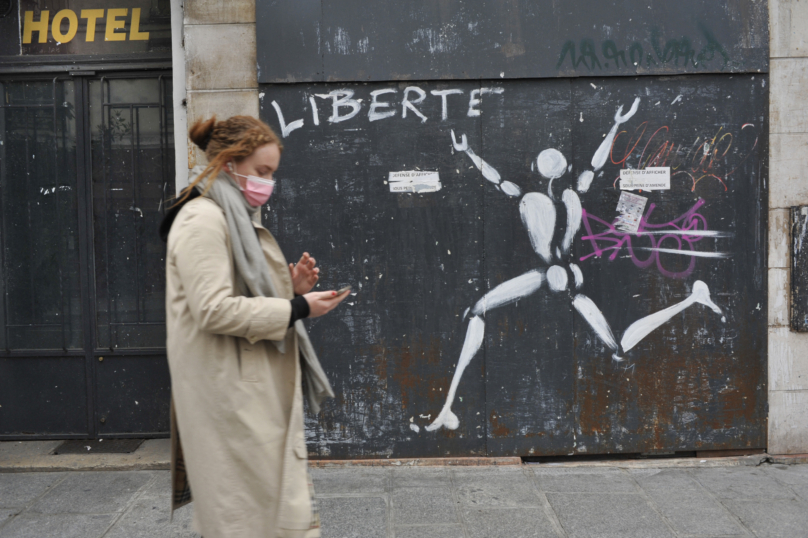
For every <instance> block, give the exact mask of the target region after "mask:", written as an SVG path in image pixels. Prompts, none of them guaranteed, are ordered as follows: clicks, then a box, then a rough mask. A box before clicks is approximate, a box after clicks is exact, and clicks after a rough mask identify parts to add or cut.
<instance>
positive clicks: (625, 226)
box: [614, 192, 648, 233]
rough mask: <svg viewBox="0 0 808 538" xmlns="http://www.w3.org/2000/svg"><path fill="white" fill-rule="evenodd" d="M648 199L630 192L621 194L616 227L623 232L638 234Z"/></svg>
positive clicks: (618, 202)
mask: <svg viewBox="0 0 808 538" xmlns="http://www.w3.org/2000/svg"><path fill="white" fill-rule="evenodd" d="M646 203H648V198H646V197H645V196H637V195H636V194H631V193H630V192H621V193H620V200H618V201H617V212H618V213H619V215H618V216H617V220H616V221H615V223H614V227H615V228H617V229H618V230H620V231H622V232H628V233H637V230H639V229H640V222H641V221H642V215H643V212H644V211H645V204H646Z"/></svg>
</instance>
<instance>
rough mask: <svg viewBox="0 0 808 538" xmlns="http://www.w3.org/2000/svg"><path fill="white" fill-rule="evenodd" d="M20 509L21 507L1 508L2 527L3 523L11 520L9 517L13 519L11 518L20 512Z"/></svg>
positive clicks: (0, 525)
mask: <svg viewBox="0 0 808 538" xmlns="http://www.w3.org/2000/svg"><path fill="white" fill-rule="evenodd" d="M19 511H20V509H19V508H15V509H2V510H0V527H2V526H3V525H5V524H6V523H7V522H8V520H9V519H11V518H12V517H14V516H15V515H17V513H18V512H19Z"/></svg>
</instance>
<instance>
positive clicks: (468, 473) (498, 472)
mask: <svg viewBox="0 0 808 538" xmlns="http://www.w3.org/2000/svg"><path fill="white" fill-rule="evenodd" d="M449 474H451V475H452V482H453V483H454V485H455V487H461V486H469V485H475V484H479V483H480V482H490V481H500V482H509V481H517V482H523V481H524V482H528V481H529V479H528V475H526V474H525V473H524V471H523V470H522V469H521V467H519V466H516V465H514V466H507V467H477V468H449Z"/></svg>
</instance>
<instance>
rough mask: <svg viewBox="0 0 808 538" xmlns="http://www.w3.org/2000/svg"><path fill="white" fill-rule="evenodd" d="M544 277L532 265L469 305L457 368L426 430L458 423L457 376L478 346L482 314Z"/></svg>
mask: <svg viewBox="0 0 808 538" xmlns="http://www.w3.org/2000/svg"><path fill="white" fill-rule="evenodd" d="M544 279H545V277H544V273H543V272H542V271H539V270H537V269H534V270H532V271H528V272H527V273H525V274H523V275H520V276H518V277H516V278H512V279H511V280H508V281H506V282H503V283H502V284H500V285H499V286H497V287H495V288H494V289H492V290H491V291H489V292H488V293H486V294H485V295H484V296H483V297H482V298H481V299H480V300H479V301H477V304H475V305H474V308H472V309H471V316H472V317H471V319H470V320H469V326H468V328H467V329H466V340H465V341H464V342H463V349H462V351H461V352H460V360H459V361H457V369H455V373H454V377H452V384H451V385H450V386H449V392H448V393H447V394H446V404H445V405H444V406H443V409H442V410H441V412H440V414H439V415H438V417H437V418H436V419H435V420H434V421H433V422H432V424H430V425H429V426H427V427H426V430H427V431H430V432H431V431H434V430H437V429H438V428H440V427H441V426H443V427H445V428H448V429H450V430H455V429H457V427H458V426H459V425H460V421H459V420H458V418H457V415H455V414H454V413H452V403H454V398H455V394H456V393H457V386H458V385H459V384H460V378H461V377H463V372H464V371H465V369H466V366H468V365H469V363H470V362H471V359H473V358H474V356H475V355H476V354H477V352H478V351H479V350H480V346H482V343H483V334H484V333H485V321H484V320H483V318H482V316H484V315H485V314H486V313H487V312H490V311H491V310H493V309H495V308H498V307H501V306H505V305H508V304H511V303H515V302H516V301H518V300H520V299H523V298H525V297H527V296H528V295H531V294H533V293H535V292H537V291H538V290H539V289H540V288H541V285H542V283H543V282H544Z"/></svg>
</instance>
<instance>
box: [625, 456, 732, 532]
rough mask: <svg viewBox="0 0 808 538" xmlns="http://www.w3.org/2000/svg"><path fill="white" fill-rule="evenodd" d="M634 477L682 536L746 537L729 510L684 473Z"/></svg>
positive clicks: (649, 473)
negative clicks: (741, 535)
mask: <svg viewBox="0 0 808 538" xmlns="http://www.w3.org/2000/svg"><path fill="white" fill-rule="evenodd" d="M631 474H632V475H633V476H634V478H635V479H636V480H637V482H638V483H639V484H640V486H641V487H642V488H643V490H645V492H646V493H647V494H648V496H649V497H651V499H652V500H653V501H654V504H655V505H656V506H657V509H658V510H659V511H660V512H661V513H662V514H663V515H664V516H665V517H667V518H668V521H669V522H670V523H671V524H672V525H673V527H674V530H675V531H676V532H677V533H679V534H696V535H705V536H706V535H710V536H723V535H734V534H744V530H743V529H742V528H741V526H740V525H738V522H737V521H736V520H735V518H733V517H732V515H731V514H729V513H728V512H727V510H726V509H725V508H724V507H723V506H722V505H721V503H719V502H718V501H716V500H715V499H714V498H713V497H712V496H711V495H710V494H709V493H707V492H706V491H704V489H703V488H702V487H701V486H700V485H699V484H698V483H697V482H696V481H695V479H693V478H692V477H691V476H690V475H689V474H688V473H687V472H686V471H683V470H681V469H670V470H658V469H648V470H646V469H643V470H638V471H632V472H631Z"/></svg>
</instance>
